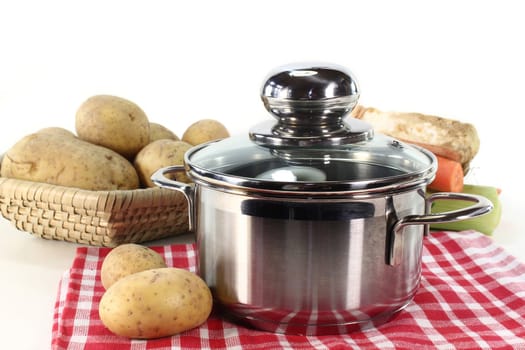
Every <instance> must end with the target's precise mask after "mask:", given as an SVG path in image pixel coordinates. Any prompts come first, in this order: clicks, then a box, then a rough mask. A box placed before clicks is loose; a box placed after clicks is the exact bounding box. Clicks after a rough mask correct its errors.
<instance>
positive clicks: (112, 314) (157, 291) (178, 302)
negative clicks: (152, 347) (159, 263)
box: [98, 267, 213, 339]
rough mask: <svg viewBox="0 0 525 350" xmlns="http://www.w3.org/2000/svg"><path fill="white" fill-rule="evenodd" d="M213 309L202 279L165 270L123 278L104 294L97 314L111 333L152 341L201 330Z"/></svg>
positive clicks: (185, 273)
mask: <svg viewBox="0 0 525 350" xmlns="http://www.w3.org/2000/svg"><path fill="white" fill-rule="evenodd" d="M212 305H213V299H212V295H211V291H210V289H209V288H208V286H207V285H206V283H205V282H204V281H203V280H202V279H201V278H200V277H199V276H197V275H196V274H194V273H192V272H190V271H187V270H184V269H179V268H175V267H166V268H160V269H152V270H146V271H142V272H137V273H134V274H131V275H128V276H126V277H124V278H121V279H120V280H118V281H117V282H116V283H115V284H113V285H112V286H111V287H109V289H108V290H107V291H106V292H105V293H104V295H103V296H102V299H101V300H100V304H99V309H98V311H99V316H100V320H101V321H102V323H103V324H104V325H105V326H106V327H107V328H108V329H109V330H110V331H111V332H113V333H115V334H117V335H120V336H124V337H128V338H138V339H151V338H160V337H165V336H171V335H174V334H178V333H181V332H184V331H186V330H189V329H192V328H195V327H198V326H199V325H201V324H202V323H204V322H205V321H206V320H207V319H208V317H209V315H210V313H211V309H212Z"/></svg>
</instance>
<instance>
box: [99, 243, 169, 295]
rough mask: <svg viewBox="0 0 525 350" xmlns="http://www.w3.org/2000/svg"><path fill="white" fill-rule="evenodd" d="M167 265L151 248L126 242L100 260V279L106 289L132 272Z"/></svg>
mask: <svg viewBox="0 0 525 350" xmlns="http://www.w3.org/2000/svg"><path fill="white" fill-rule="evenodd" d="M160 267H167V266H166V262H165V261H164V258H163V257H162V255H160V254H159V253H157V252H156V251H154V250H153V249H151V248H149V247H146V246H143V245H140V244H135V243H126V244H122V245H119V246H118V247H115V248H113V249H112V250H111V251H110V252H109V253H108V255H106V257H105V258H104V261H103V262H102V267H101V269H100V280H101V282H102V286H103V287H104V288H105V289H108V288H109V287H111V285H113V284H114V283H115V282H117V281H118V280H119V279H121V278H123V277H126V276H128V275H131V274H132V273H136V272H140V271H145V270H151V269H155V268H160Z"/></svg>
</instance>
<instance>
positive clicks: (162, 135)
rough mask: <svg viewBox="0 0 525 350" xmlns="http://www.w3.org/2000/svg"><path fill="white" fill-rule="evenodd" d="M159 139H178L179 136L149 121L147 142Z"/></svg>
mask: <svg viewBox="0 0 525 350" xmlns="http://www.w3.org/2000/svg"><path fill="white" fill-rule="evenodd" d="M161 139H169V140H175V141H179V137H178V136H177V135H175V133H174V132H173V131H171V130H170V129H168V128H167V127H165V126H164V125H161V124H158V123H152V122H150V123H149V142H150V143H151V142H153V141H156V140H161Z"/></svg>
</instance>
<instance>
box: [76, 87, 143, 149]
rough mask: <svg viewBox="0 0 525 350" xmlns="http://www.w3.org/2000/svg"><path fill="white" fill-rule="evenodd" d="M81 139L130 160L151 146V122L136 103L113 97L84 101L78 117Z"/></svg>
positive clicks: (77, 114) (98, 96)
mask: <svg viewBox="0 0 525 350" xmlns="http://www.w3.org/2000/svg"><path fill="white" fill-rule="evenodd" d="M75 129H76V133H77V135H78V137H79V138H81V139H82V140H85V141H88V142H90V143H93V144H96V145H100V146H104V147H106V148H109V149H112V150H113V151H115V152H117V153H119V154H121V155H122V156H124V157H125V158H127V159H133V158H134V157H135V155H136V154H137V153H138V152H139V151H140V150H141V149H142V148H143V147H144V146H146V145H147V144H148V143H149V137H150V130H149V120H148V117H147V115H146V113H144V111H143V110H142V109H141V108H140V107H139V106H138V105H136V104H135V103H134V102H131V101H129V100H126V99H124V98H121V97H118V96H112V95H95V96H92V97H90V98H88V99H87V100H86V101H84V102H83V103H82V104H81V105H80V107H79V108H78V110H77V113H76V116H75Z"/></svg>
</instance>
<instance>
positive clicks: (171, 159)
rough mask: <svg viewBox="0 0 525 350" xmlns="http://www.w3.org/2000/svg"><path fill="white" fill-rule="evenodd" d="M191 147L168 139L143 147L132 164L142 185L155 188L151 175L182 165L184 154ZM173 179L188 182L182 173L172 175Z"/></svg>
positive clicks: (182, 142)
mask: <svg viewBox="0 0 525 350" xmlns="http://www.w3.org/2000/svg"><path fill="white" fill-rule="evenodd" d="M191 147H192V146H191V145H190V144H189V143H186V142H184V141H175V140H168V139H161V140H157V141H153V142H152V143H150V144H149V145H147V146H146V147H144V148H143V149H142V150H141V151H140V152H139V153H138V154H137V157H136V158H135V161H134V162H133V164H134V165H135V169H136V170H137V173H138V174H139V178H140V181H141V183H142V185H143V186H145V187H155V184H154V183H153V182H152V181H151V175H152V174H153V173H154V172H155V171H157V170H159V169H160V168H163V167H167V166H170V165H182V164H184V154H185V153H186V151H187V150H189V149H190V148H191ZM173 178H174V179H176V180H177V181H181V182H190V179H189V178H188V177H187V176H186V174H185V173H184V172H180V173H177V174H173Z"/></svg>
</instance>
